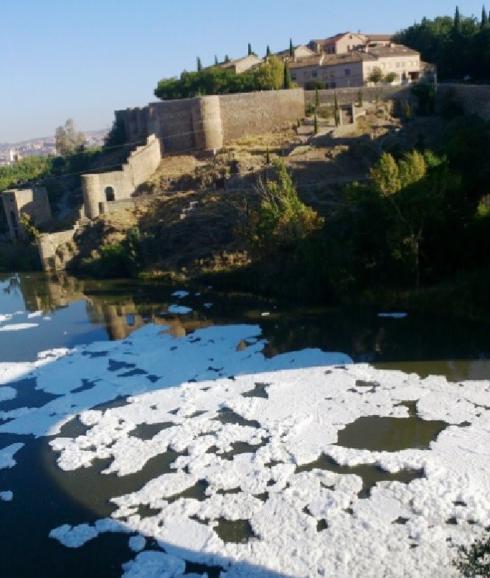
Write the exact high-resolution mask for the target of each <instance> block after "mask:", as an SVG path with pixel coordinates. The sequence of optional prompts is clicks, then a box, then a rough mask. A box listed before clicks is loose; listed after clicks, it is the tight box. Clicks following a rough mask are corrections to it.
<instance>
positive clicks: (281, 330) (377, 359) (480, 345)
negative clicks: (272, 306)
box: [261, 308, 490, 375]
mask: <svg viewBox="0 0 490 578" xmlns="http://www.w3.org/2000/svg"><path fill="white" fill-rule="evenodd" d="M261 325H262V327H263V329H264V337H265V338H266V339H267V340H268V341H269V344H268V346H267V349H266V352H267V355H270V356H272V355H277V354H279V353H284V352H287V351H296V350H299V349H303V348H305V347H313V348H316V347H318V348H321V349H323V350H325V351H341V352H342V353H346V354H347V355H350V356H351V357H352V358H353V359H354V361H356V362H362V363H381V362H382V363H387V362H397V363H398V362H400V361H402V362H408V361H419V362H420V361H421V360H422V361H424V360H425V361H432V360H434V359H437V360H455V359H488V358H490V355H489V353H490V332H489V331H488V325H487V324H484V323H480V322H476V321H464V320H457V322H455V320H454V319H451V318H441V317H434V318H433V317H429V316H427V315H422V314H419V315H417V314H415V313H413V314H409V316H408V317H407V318H406V319H401V320H399V319H382V318H379V317H378V315H377V311H376V310H362V311H361V310H355V309H352V310H348V309H337V310H321V311H314V310H313V311H311V312H310V311H305V310H304V309H302V308H297V309H293V310H291V311H290V312H288V313H286V314H283V315H281V316H280V317H278V318H272V317H271V318H269V319H264V320H262V321H261ZM429 373H430V372H429ZM463 375H465V374H464V373H463Z"/></svg>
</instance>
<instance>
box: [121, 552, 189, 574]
mask: <svg viewBox="0 0 490 578" xmlns="http://www.w3.org/2000/svg"><path fill="white" fill-rule="evenodd" d="M123 569H124V574H123V578H174V577H175V576H182V575H183V574H184V572H185V563H184V562H183V561H182V560H181V559H180V558H177V557H175V556H169V555H168V554H164V553H163V552H156V551H148V552H141V554H138V555H137V556H136V558H135V559H134V560H132V561H131V562H128V563H126V564H124V566H123Z"/></svg>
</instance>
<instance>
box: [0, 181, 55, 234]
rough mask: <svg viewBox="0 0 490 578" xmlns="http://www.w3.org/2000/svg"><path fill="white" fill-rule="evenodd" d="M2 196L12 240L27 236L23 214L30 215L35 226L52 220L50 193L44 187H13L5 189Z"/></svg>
mask: <svg viewBox="0 0 490 578" xmlns="http://www.w3.org/2000/svg"><path fill="white" fill-rule="evenodd" d="M1 197H2V204H3V208H4V211H5V216H6V218H7V224H8V228H9V237H10V240H11V241H20V240H23V239H25V238H26V231H25V229H24V227H23V225H22V216H23V215H25V216H27V217H29V218H30V220H31V222H32V224H33V225H34V226H35V227H41V226H43V225H45V224H47V223H48V222H49V221H50V220H51V208H50V205H49V199H48V193H47V191H46V189H45V188H43V187H33V188H31V189H12V190H9V191H4V192H3V193H2V194H1Z"/></svg>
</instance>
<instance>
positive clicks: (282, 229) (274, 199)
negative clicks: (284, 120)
mask: <svg viewBox="0 0 490 578" xmlns="http://www.w3.org/2000/svg"><path fill="white" fill-rule="evenodd" d="M273 165H274V168H275V171H276V178H275V179H273V180H266V181H265V182H262V183H260V185H259V193H260V195H261V198H262V200H261V203H260V207H259V209H258V210H257V211H254V212H252V215H251V217H250V228H249V231H250V240H251V242H252V245H253V247H254V249H256V250H257V251H258V252H260V253H265V252H268V251H271V250H274V249H277V248H279V247H287V246H294V245H295V244H296V243H298V242H299V241H301V240H303V239H305V238H307V237H308V236H309V235H311V234H312V233H314V232H315V231H317V230H319V229H320V228H321V227H322V226H323V219H322V218H321V217H320V216H319V215H318V213H317V212H316V211H314V210H313V209H312V208H311V207H308V206H307V205H305V204H304V203H303V202H302V201H301V199H300V198H299V196H298V193H297V191H296V188H295V186H294V183H293V180H292V178H291V175H290V174H289V172H288V170H287V168H286V165H285V164H284V161H282V160H280V159H277V160H275V161H274V163H273Z"/></svg>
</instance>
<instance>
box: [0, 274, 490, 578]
mask: <svg viewBox="0 0 490 578" xmlns="http://www.w3.org/2000/svg"><path fill="white" fill-rule="evenodd" d="M179 289H181V290H183V293H182V294H181V295H180V294H178V295H175V294H174V293H175V288H169V287H167V286H164V285H161V284H158V283H147V284H144V283H140V282H136V281H130V280H117V281H99V280H79V279H75V278H72V277H69V276H65V275H61V276H58V277H46V276H44V275H41V274H21V275H16V274H12V275H4V276H3V277H0V364H1V363H4V364H6V365H5V366H7V365H9V364H10V365H11V366H12V367H13V366H14V364H15V367H18V368H21V367H23V364H24V365H26V367H28V366H29V365H28V364H29V363H32V362H35V361H36V359H37V358H38V355H39V353H40V352H43V351H48V350H50V351H52V350H57V349H60V348H68V349H74V348H75V349H80V350H83V348H84V347H86V346H90V345H93V344H101V343H104V342H114V341H119V342H120V343H127V344H128V346H127V347H128V348H129V347H130V346H131V341H130V340H131V338H132V336H133V335H138V334H139V333H140V332H141V330H142V329H143V328H144V327H145V326H146V327H148V326H154V325H157V326H159V328H160V329H161V331H162V332H168V334H169V335H170V336H171V337H172V339H174V340H175V342H176V343H179V340H181V341H182V340H186V339H187V340H189V339H191V341H190V343H193V341H192V336H193V335H205V333H199V332H202V331H206V330H209V329H212V328H213V327H214V328H216V327H218V328H221V327H225V326H230V327H235V326H237V327H238V326H240V327H248V326H259V327H260V331H261V337H260V338H261V339H263V340H264V341H265V344H264V347H263V353H264V355H265V359H266V360H270V361H271V363H273V362H274V360H275V359H277V360H279V359H285V358H284V356H286V355H291V354H293V352H299V351H302V350H305V349H307V350H309V349H317V350H321V351H323V352H340V353H342V354H344V356H348V357H350V358H351V359H352V360H353V361H354V362H355V363H358V364H369V366H372V367H374V368H375V369H376V370H377V369H390V370H392V369H395V370H401V371H403V372H405V373H407V374H410V373H416V374H417V375H418V376H420V378H424V377H426V376H434V375H440V376H445V377H446V378H447V380H448V381H450V382H455V383H456V382H461V381H468V380H488V379H490V332H489V327H488V324H485V323H478V322H464V321H459V320H458V321H455V320H454V319H449V318H441V317H432V318H430V317H427V316H425V315H418V314H412V313H410V312H408V315H406V316H405V315H395V316H390V315H388V316H385V315H382V316H380V313H391V312H382V311H378V310H366V309H315V308H305V307H298V306H297V305H296V304H294V303H293V304H291V303H282V302H276V301H274V300H268V299H263V298H258V297H255V296H251V295H245V294H225V293H220V292H216V291H214V290H213V289H212V288H211V287H181V288H179ZM171 306H174V307H175V306H177V309H172V307H171ZM179 308H184V309H179ZM186 308H188V309H186ZM171 311H175V313H171ZM2 316H3V318H2ZM143 330H144V329H143ZM198 339H200V338H198ZM251 343H253V339H249V338H244V339H243V340H241V341H240V342H239V343H237V351H240V349H241V348H243V349H244V350H246V349H247V347H250V346H251ZM97 347H99V348H102V349H101V353H100V355H107V352H105V350H103V346H101V345H97ZM196 347H197V344H196ZM86 351H87V352H88V353H87V354H86V357H85V359H86V362H85V364H86V366H87V367H84V368H83V370H84V371H85V370H87V371H88V370H89V369H90V365H91V364H93V365H94V367H95V363H96V362H97V361H98V357H97V355H98V353H97V351H98V350H97V351H96V350H93V351H92V352H90V351H91V350H90V349H88V350H86ZM190 351H191V355H192V350H190ZM126 354H129V351H126ZM339 359H340V360H341V359H342V358H339ZM222 361H223V360H219V359H215V358H211V357H210V358H209V361H208V362H207V363H208V364H209V367H207V368H206V369H208V370H209V369H211V370H213V371H215V367H214V366H215V365H216V366H217V365H219V364H220V363H221V362H222ZM53 363H58V362H57V361H54V362H53ZM114 363H115V364H116V365H114V368H113V369H114V371H119V372H121V368H123V369H124V367H125V366H126V364H125V362H124V361H123V362H120V361H117V362H114ZM184 363H185V362H184ZM117 364H119V365H117ZM10 365H9V366H10ZM312 365H313V364H312ZM343 365H344V364H343V363H342V362H341V361H339V362H337V363H336V366H338V367H339V371H341V370H342V369H341V367H342V366H343ZM76 367H78V366H74V370H73V371H74V374H73V380H75V379H76V378H77V377H78V375H77V374H76V372H77V368H76ZM135 367H136V373H137V372H138V371H140V370H139V366H138V365H137V364H136V363H131V364H127V368H128V369H129V370H130V371H129V372H127V373H125V374H124V376H128V377H129V375H130V373H131V372H132V371H133V372H134V371H135V370H134V368H135ZM305 367H306V366H305ZM294 368H295V366H294V364H293V365H292V366H291V369H294ZM218 369H219V368H218ZM218 369H216V371H218ZM141 373H142V374H143V373H144V372H142V371H141ZM46 375H48V376H49V374H46V372H45V377H46ZM117 375H118V376H119V375H123V374H121V373H118V374H117ZM220 375H221V374H220ZM63 376H64V377H63V378H62V380H63V379H65V380H66V391H67V392H68V391H70V381H71V379H72V377H71V376H70V373H69V372H68V373H64V374H63ZM1 377H2V375H1V373H0V378H1ZM132 377H133V376H132ZM134 377H136V376H134ZM149 377H150V378H151V377H152V376H151V375H149ZM53 379H55V378H53ZM56 379H58V382H57V386H56V387H57V388H58V389H57V390H56V393H54V389H50V387H49V385H48V386H46V387H44V388H40V387H38V385H36V380H35V379H34V378H33V377H32V375H30V374H28V373H26V374H25V375H22V376H21V378H20V379H19V380H18V381H16V382H15V383H13V384H12V383H10V384H9V386H10V387H13V388H14V389H15V390H16V393H15V397H12V396H10V398H8V399H5V400H2V397H1V393H2V390H1V389H0V412H3V419H0V426H2V425H3V424H8V423H9V422H10V420H11V419H12V416H14V413H12V412H15V410H20V409H21V408H42V407H44V406H47V404H48V403H50V402H51V401H52V400H54V399H55V398H56V396H60V392H61V391H62V388H63V384H62V383H61V382H60V381H59V379H60V378H59V376H58V377H57V378H56ZM94 379H95V380H96V377H95V378H94ZM156 379H157V378H156V377H155V380H154V381H156ZM7 381H9V380H7ZM48 381H49V380H48ZM150 381H151V379H150ZM198 381H199V380H198ZM0 383H1V382H0ZM60 383H61V385H60ZM83 383H84V384H85V385H86V387H87V388H88V387H89V385H90V383H89V380H88V379H86V380H85V381H84V382H83ZM87 384H88V385H87ZM356 384H357V385H358V386H359V387H358V389H359V391H360V390H361V387H365V386H366V385H367V386H372V385H373V383H372V382H371V381H370V380H368V381H367V382H366V384H363V383H361V382H360V381H359V380H358V381H357V382H356ZM376 385H377V384H374V388H376ZM60 388H61V389H60ZM74 391H75V390H73V392H74ZM77 391H82V388H79V389H78V390H77ZM261 392H262V393H263V389H261V386H259V387H258V389H257V391H256V394H254V395H256V396H257V399H259V398H260V397H261V396H262V393H261ZM251 395H252V394H251ZM264 395H265V397H267V395H266V394H264ZM107 399H108V400H109V398H107ZM121 399H122V402H121ZM124 399H125V398H124V396H123V397H122V398H121V397H120V396H115V399H114V400H112V401H106V402H104V403H102V404H101V403H94V405H96V406H97V408H98V409H99V410H100V411H102V412H103V411H105V410H110V409H111V408H112V409H113V410H114V408H116V409H117V407H118V405H121V403H122V404H123V405H124ZM414 399H415V398H414ZM407 403H408V405H407V406H406V408H403V411H406V412H407V415H406V416H405V417H404V419H401V414H400V415H395V414H393V415H392V414H389V415H386V416H384V417H378V418H375V419H373V418H372V417H371V416H369V415H368V416H364V417H359V418H358V419H357V420H354V421H353V423H351V424H349V425H348V426H347V427H346V428H345V429H343V430H342V432H341V434H342V435H341V436H340V435H339V444H340V445H341V446H342V447H343V448H350V449H352V451H355V450H356V449H361V450H366V451H371V452H373V451H377V452H383V451H384V452H387V453H388V452H397V451H402V450H404V449H410V448H417V449H418V450H423V449H427V448H429V446H430V443H431V442H432V441H434V440H435V439H437V436H438V435H439V434H440V432H442V431H443V430H444V429H445V428H446V427H447V423H445V421H444V420H442V419H428V418H427V419H424V420H422V419H420V417H418V416H417V412H416V408H415V406H413V405H410V403H409V402H407ZM78 409H80V408H78V407H75V406H74V411H73V419H67V420H64V422H63V423H64V425H63V426H62V427H61V432H58V433H56V434H54V435H50V434H49V432H48V431H45V432H43V435H39V432H38V433H36V434H35V432H26V433H24V434H20V433H12V431H13V430H12V431H10V432H9V431H7V430H8V428H6V429H4V430H3V431H0V450H1V449H2V448H6V447H8V446H10V445H11V444H16V443H22V444H25V445H24V446H23V447H22V448H21V449H20V450H19V451H18V452H17V453H16V454H15V462H16V464H15V465H14V466H13V467H7V468H3V469H0V492H2V491H12V493H13V499H12V501H5V502H2V501H0V520H1V524H0V576H1V578H11V577H12V578H14V577H15V578H34V577H36V578H41V577H53V576H55V577H57V576H60V577H61V576H70V577H72V578H74V577H80V578H81V577H87V576H92V577H100V578H102V577H104V578H109V577H112V576H114V577H116V576H117V577H119V576H121V575H122V570H121V567H122V564H124V563H126V562H127V561H128V560H131V559H132V558H134V557H135V552H133V551H132V550H131V549H130V548H129V546H128V534H127V533H124V532H106V533H100V535H99V536H98V537H97V539H93V540H91V541H87V543H86V544H85V545H83V547H81V548H76V549H75V548H70V547H66V544H65V545H63V544H62V543H60V541H58V540H55V539H53V538H52V537H51V538H50V537H49V534H50V532H51V531H52V530H53V529H54V528H57V527H60V526H62V525H64V524H70V525H73V526H75V525H79V524H84V523H87V524H92V525H93V524H94V523H95V522H96V521H97V520H100V519H101V518H109V517H110V516H111V515H112V514H113V513H114V510H115V507H114V505H113V504H111V503H110V502H109V500H110V498H112V497H115V496H122V495H128V494H131V493H134V492H136V491H138V490H140V489H141V488H142V487H143V486H144V485H145V484H146V483H147V482H148V481H150V480H152V479H154V478H156V477H157V476H159V475H162V473H168V472H171V471H172V469H171V464H172V463H173V462H175V460H177V459H178V458H179V456H186V455H189V450H188V451H187V454H186V452H183V453H179V452H178V451H177V450H175V448H174V449H172V450H171V449H169V448H168V449H167V451H165V452H163V453H161V454H159V455H155V456H154V457H152V458H151V459H148V460H147V461H146V463H145V464H144V466H143V467H141V468H140V469H139V470H136V471H134V472H133V471H131V472H129V473H128V474H127V475H123V476H121V475H119V476H118V475H115V474H114V475H101V472H102V471H103V470H104V469H105V468H107V467H108V465H110V463H111V460H110V459H104V458H100V459H99V458H97V459H95V460H93V461H92V462H91V463H90V464H89V465H88V466H87V467H77V468H74V469H72V470H70V469H62V468H61V467H60V466H59V464H58V463H57V460H58V459H59V457H60V453H59V451H53V448H52V446H50V442H51V441H52V440H53V439H54V438H55V437H61V438H73V439H74V438H75V437H77V436H81V435H83V434H85V433H86V431H87V429H88V427H87V424H86V423H85V424H84V423H81V422H80V421H79V420H78V418H77V415H78V413H79V412H78ZM83 409H84V410H89V409H90V406H89V405H87V404H86V406H85V407H84V408H83ZM5 412H7V413H5ZM8 412H10V413H8ZM199 413H200V412H196V416H197V415H198V414H199ZM1 416H2V414H1V413H0V417H1ZM7 417H8V419H7ZM214 419H216V418H214ZM249 421H250V420H249ZM225 422H226V420H225V419H223V423H225ZM53 423H54V422H53ZM229 423H237V424H240V422H239V421H235V422H234V421H233V420H231V422H229ZM244 423H245V422H244ZM247 423H248V422H246V423H245V425H247ZM250 423H251V422H250ZM240 425H243V424H240ZM51 426H52V424H51ZM164 427H166V426H165V424H163V425H162V423H160V422H158V421H157V422H156V424H154V425H151V424H148V423H142V424H140V425H139V426H138V428H139V429H138V430H136V431H137V432H138V433H137V437H138V436H139V437H138V439H142V440H150V439H151V438H152V437H153V436H154V435H155V434H157V433H158V432H160V431H162V429H164ZM249 429H250V428H249ZM33 434H35V435H33ZM254 439H255V438H254ZM255 443H256V440H255V441H253V440H249V439H248V438H247V440H245V439H244V440H242V441H239V442H235V444H232V449H231V452H230V451H228V452H224V453H222V454H221V458H223V459H225V458H226V459H227V460H233V459H234V458H235V457H237V456H239V455H240V454H243V453H244V452H246V451H247V448H255V447H257V448H258V447H260V439H259V442H258V445H254V444H255ZM264 443H265V442H264ZM237 444H238V445H237ZM240 444H242V445H240ZM208 451H209V450H208ZM249 451H252V450H249ZM272 461H274V460H272ZM303 461H305V462H306V463H301V464H300V465H299V467H298V468H297V470H296V474H300V473H301V472H311V471H312V470H313V469H315V468H319V469H321V470H322V471H324V472H329V473H332V474H333V473H334V474H335V475H348V474H351V475H357V476H359V477H360V479H361V480H362V489H361V490H360V493H359V497H360V498H369V496H370V492H371V490H372V489H373V488H374V487H375V486H376V484H377V483H378V482H380V481H381V482H390V481H391V482H396V481H399V482H400V483H403V484H409V483H410V482H412V481H413V480H417V479H418V478H421V477H422V473H421V472H422V470H421V469H419V468H418V467H415V466H414V467H413V468H408V469H407V468H405V469H402V470H400V471H398V472H396V471H394V472H392V473H388V472H386V471H384V472H382V471H381V470H380V469H379V467H377V466H373V465H372V464H360V465H352V466H346V465H345V464H344V465H340V464H339V463H337V462H336V461H334V460H332V458H331V457H328V456H325V455H323V456H321V457H319V458H318V459H317V460H314V459H311V460H307V459H306V458H305V460H303ZM310 462H311V463H310ZM298 463H299V462H298ZM0 468H1V460H0ZM187 471H190V470H189V469H187ZM199 484H201V485H199ZM269 485H271V484H269ZM205 491H206V485H204V486H203V485H202V482H199V483H198V484H196V485H194V486H192V487H191V488H188V489H187V490H186V491H185V492H178V494H179V496H180V497H184V498H189V500H188V501H189V502H191V501H192V499H195V500H197V501H199V500H202V499H204V493H205ZM223 493H226V491H225V490H223ZM259 495H260V496H263V493H260V494H259V493H257V494H256V497H259ZM260 499H262V500H266V498H262V497H261V498H260ZM145 508H146V509H147V510H148V512H149V514H151V512H152V510H154V509H155V508H152V506H151V505H150V504H146V505H145V504H144V505H140V510H141V509H145ZM310 509H311V508H310ZM347 510H350V511H352V509H351V508H347V509H346V510H345V511H347ZM155 511H156V510H155ZM143 517H144V516H143V514H142V515H141V518H142V519H143ZM231 518H233V516H231ZM235 518H236V516H235ZM124 519H125V520H129V519H130V518H129V517H126V518H124ZM402 519H403V518H402ZM326 520H327V521H325V520H320V519H319V522H318V529H319V530H318V531H320V528H322V529H323V528H327V527H328V523H329V522H328V519H327V518H326ZM482 523H483V522H482ZM257 525H259V524H258V523H257ZM215 531H216V534H217V535H218V536H219V537H220V538H222V539H223V540H224V541H225V542H228V543H242V542H243V543H245V542H246V541H247V540H248V539H249V538H250V537H253V535H254V534H253V532H252V529H251V526H250V524H249V522H248V521H246V520H243V519H238V520H235V521H233V519H231V520H230V519H228V520H227V519H223V518H219V523H217V524H216V525H215ZM256 532H257V531H256ZM141 533H143V532H141V531H140V534H141ZM146 537H147V541H146V549H147V550H148V549H149V550H151V551H153V550H156V549H158V545H157V542H156V541H155V539H153V538H152V536H151V532H148V533H146ZM160 546H161V543H160ZM196 549H198V547H197V544H196ZM182 558H184V560H185V564H186V567H185V572H186V573H187V574H188V575H195V574H198V575H205V574H206V573H207V574H208V575H209V576H219V575H220V572H222V570H221V568H222V567H223V566H224V565H223V564H221V563H218V562H217V561H216V560H215V559H214V558H212V557H210V558H209V563H203V561H202V559H200V558H194V559H193V557H192V556H188V557H187V558H186V556H185V555H182ZM127 572H128V574H127V575H128V576H133V574H130V569H129V570H127ZM134 572H135V573H134V576H137V575H138V576H139V574H136V570H134ZM148 572H149V571H148ZM176 572H177V571H176ZM248 574H249V575H255V574H253V572H252V571H249V572H248ZM143 575H144V574H141V576H143ZM148 575H150V574H148ZM157 575H159V574H155V576H157ZM168 575H169V576H170V575H172V576H173V575H175V576H177V575H181V573H179V572H177V573H175V574H172V573H169V574H168ZM222 575H223V576H224V572H223V574H222ZM231 575H233V576H234V574H230V576H231ZM237 575H238V574H237ZM242 575H247V572H246V571H245V572H244V571H243V569H242ZM257 575H259V574H257ZM267 575H269V574H267ZM271 575H272V574H271ZM274 575H275V576H285V574H284V573H282V574H281V573H277V574H274ZM288 575H289V574H288ZM295 575H300V574H298V573H294V572H293V573H292V574H291V576H295ZM318 575H320V574H318ZM151 576H153V574H151Z"/></svg>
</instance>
